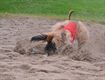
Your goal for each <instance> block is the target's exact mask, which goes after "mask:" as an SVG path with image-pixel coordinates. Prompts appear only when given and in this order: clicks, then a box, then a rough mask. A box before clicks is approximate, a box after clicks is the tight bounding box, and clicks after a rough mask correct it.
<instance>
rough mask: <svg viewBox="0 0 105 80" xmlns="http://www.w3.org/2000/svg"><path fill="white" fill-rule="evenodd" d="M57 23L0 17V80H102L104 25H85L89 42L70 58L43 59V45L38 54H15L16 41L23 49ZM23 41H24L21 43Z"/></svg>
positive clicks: (30, 18) (53, 21)
mask: <svg viewBox="0 0 105 80" xmlns="http://www.w3.org/2000/svg"><path fill="white" fill-rule="evenodd" d="M59 21H60V20H52V19H47V18H38V17H34V18H33V17H22V16H15V17H13V16H4V17H0V80H105V42H104V41H105V25H103V24H99V23H95V22H84V23H85V25H86V27H87V28H88V30H89V32H90V39H89V42H88V43H87V44H86V45H85V46H84V47H83V48H82V49H81V50H80V51H79V52H76V51H73V52H70V53H69V55H66V52H65V53H64V54H65V55H64V54H58V55H52V56H48V57H46V56H45V55H42V54H39V53H43V46H44V44H43V45H42V46H40V47H37V48H38V49H39V50H38V51H37V52H38V54H31V55H27V54H24V53H26V52H24V51H23V52H22V53H21V54H20V53H18V52H16V51H14V48H15V47H16V46H17V44H16V43H17V42H18V41H20V42H21V44H23V47H24V49H26V50H27V49H29V48H30V46H34V45H36V44H37V45H38V43H30V42H29V40H30V38H31V37H32V36H34V35H36V34H40V33H43V32H46V31H50V29H51V26H52V25H53V24H55V23H56V22H59ZM22 40H23V41H22Z"/></svg>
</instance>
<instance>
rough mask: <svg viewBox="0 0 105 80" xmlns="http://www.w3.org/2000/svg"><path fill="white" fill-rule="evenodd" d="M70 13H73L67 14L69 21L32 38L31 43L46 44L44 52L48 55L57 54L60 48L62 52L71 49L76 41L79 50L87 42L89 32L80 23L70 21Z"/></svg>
mask: <svg viewBox="0 0 105 80" xmlns="http://www.w3.org/2000/svg"><path fill="white" fill-rule="evenodd" d="M72 13H73V11H71V12H70V13H69V20H65V21H63V22H59V23H56V24H55V25H54V26H53V27H52V31H51V32H47V33H43V34H41V35H37V36H34V37H32V38H31V41H41V40H42V41H45V42H47V44H46V46H45V52H47V53H48V55H50V54H51V53H55V52H57V51H58V50H59V49H60V48H61V47H63V48H62V50H64V49H66V48H67V47H73V46H74V44H75V42H76V41H77V42H78V49H80V48H81V47H82V46H83V45H84V44H85V43H86V42H87V40H88V38H89V32H88V30H87V28H86V26H85V25H84V24H83V23H82V22H81V21H77V22H75V21H72V20H70V17H71V14H72Z"/></svg>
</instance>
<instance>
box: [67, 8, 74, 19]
mask: <svg viewBox="0 0 105 80" xmlns="http://www.w3.org/2000/svg"><path fill="white" fill-rule="evenodd" d="M73 12H74V11H73V10H70V11H69V15H68V17H69V20H70V19H71V14H72V13H73Z"/></svg>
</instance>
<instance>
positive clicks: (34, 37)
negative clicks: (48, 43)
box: [31, 34, 48, 42]
mask: <svg viewBox="0 0 105 80" xmlns="http://www.w3.org/2000/svg"><path fill="white" fill-rule="evenodd" d="M47 37H48V35H46V34H40V35H36V36H33V37H32V38H31V42H32V41H41V40H47Z"/></svg>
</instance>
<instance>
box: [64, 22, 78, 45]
mask: <svg viewBox="0 0 105 80" xmlns="http://www.w3.org/2000/svg"><path fill="white" fill-rule="evenodd" d="M64 30H68V31H69V32H70V34H71V35H70V37H71V39H70V41H71V43H73V42H74V40H75V38H76V34H77V23H76V22H69V23H68V24H67V25H65V26H64Z"/></svg>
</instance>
